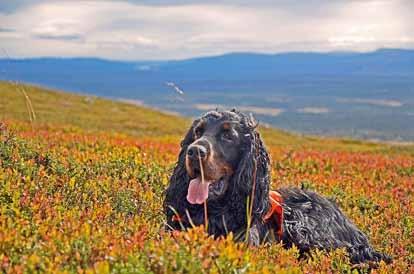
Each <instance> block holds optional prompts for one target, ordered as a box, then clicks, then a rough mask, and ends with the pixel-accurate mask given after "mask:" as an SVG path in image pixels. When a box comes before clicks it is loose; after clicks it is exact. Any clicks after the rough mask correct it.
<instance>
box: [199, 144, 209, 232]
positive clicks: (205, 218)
mask: <svg viewBox="0 0 414 274" xmlns="http://www.w3.org/2000/svg"><path fill="white" fill-rule="evenodd" d="M197 153H198V163H199V165H200V173H201V183H202V184H204V169H203V164H202V163H201V156H200V149H199V148H197ZM204 226H205V227H206V231H208V211H207V200H205V201H204Z"/></svg>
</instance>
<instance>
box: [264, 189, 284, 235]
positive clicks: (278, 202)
mask: <svg viewBox="0 0 414 274" xmlns="http://www.w3.org/2000/svg"><path fill="white" fill-rule="evenodd" d="M269 202H270V208H269V211H267V213H266V215H265V216H263V221H264V222H265V223H266V222H268V221H270V220H273V221H275V222H276V224H277V228H276V233H277V235H278V236H279V238H280V237H281V236H282V233H283V229H282V228H283V207H282V203H283V198H282V196H281V195H280V194H279V192H277V191H274V190H271V191H270V192H269Z"/></svg>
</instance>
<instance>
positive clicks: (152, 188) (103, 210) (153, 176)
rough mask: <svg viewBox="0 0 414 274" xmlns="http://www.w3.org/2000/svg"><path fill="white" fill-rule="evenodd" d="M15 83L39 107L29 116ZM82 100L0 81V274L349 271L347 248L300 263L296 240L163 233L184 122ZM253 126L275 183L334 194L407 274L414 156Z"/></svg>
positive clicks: (411, 260)
mask: <svg viewBox="0 0 414 274" xmlns="http://www.w3.org/2000/svg"><path fill="white" fill-rule="evenodd" d="M21 88H23V89H24V90H25V92H26V94H27V95H28V96H29V98H30V101H31V102H32V105H33V108H34V109H35V113H36V121H35V122H33V123H32V124H31V123H30V122H28V117H29V115H28V112H27V108H26V103H25V99H24V96H23V95H22V94H23V92H19V91H18V89H21ZM86 98H88V97H82V96H75V95H70V94H66V93H59V92H52V91H45V90H43V89H38V88H34V87H28V86H16V85H10V84H6V83H2V84H1V86H0V272H5V273H8V272H10V273H23V272H27V273H35V272H48V273H93V272H95V273H354V272H355V269H354V268H355V266H352V265H350V264H349V259H348V258H347V256H346V255H345V253H344V252H343V250H336V251H333V252H330V253H327V252H319V251H315V252H312V253H311V254H310V256H309V257H308V258H307V259H302V260H300V259H298V256H299V254H298V252H297V250H296V249H295V248H293V249H290V250H285V249H283V248H282V247H281V246H280V245H278V244H274V245H271V246H261V247H259V248H250V247H248V246H247V245H245V244H244V243H238V244H236V243H234V242H233V240H232V238H231V236H229V237H228V238H226V239H218V240H214V239H212V238H209V237H207V236H206V235H205V234H204V233H203V230H202V228H197V229H193V230H191V231H190V232H188V233H176V234H174V235H171V234H169V233H165V232H164V229H163V228H164V221H165V219H164V215H163V212H162V200H163V193H164V190H165V188H166V186H167V184H168V179H169V176H170V174H171V170H172V168H173V166H174V162H175V160H176V158H177V154H178V151H179V140H180V138H181V135H182V133H183V131H185V128H186V126H188V124H189V123H190V120H187V119H183V118H179V117H173V116H169V115H165V114H161V113H159V112H156V111H153V110H149V109H146V108H141V107H135V106H133V105H128V104H122V103H117V102H111V101H107V100H103V99H93V100H92V101H91V99H86ZM6 99H7V100H6ZM65 103H66V104H65ZM164 122H168V123H170V124H165V123H164ZM115 123H116V124H115ZM148 130H151V131H148ZM261 131H262V132H264V138H265V141H266V142H267V144H268V149H269V151H270V153H271V157H272V172H271V175H272V185H271V187H272V188H273V189H275V188H278V187H280V186H292V185H294V186H302V187H305V188H308V189H312V190H315V191H317V192H319V193H322V194H323V195H326V196H328V197H330V198H331V199H333V200H335V201H336V202H337V203H338V205H339V206H340V207H341V208H342V209H343V210H344V212H345V213H346V214H347V215H348V216H349V217H350V218H351V219H352V220H353V221H354V222H355V224H356V225H357V226H358V227H360V228H361V229H362V231H364V232H365V233H367V235H368V236H369V238H370V240H371V242H372V244H373V245H374V246H375V247H376V248H377V249H378V250H381V251H383V252H386V253H388V254H391V255H392V256H393V257H394V262H393V263H392V264H390V265H384V264H380V265H379V269H378V270H377V273H413V272H414V243H413V241H412V238H413V236H414V235H413V231H414V191H413V189H414V180H413V178H414V155H412V154H411V155H410V153H397V152H398V151H399V150H401V149H402V148H400V147H395V148H394V147H392V146H384V145H380V144H366V143H361V142H355V143H354V142H352V141H341V140H334V139H326V140H325V139H318V138H309V137H301V136H296V135H289V134H287V133H284V132H280V131H277V130H274V129H261ZM272 140H273V141H272ZM360 267H361V268H362V269H361V272H368V269H367V266H366V265H365V266H364V265H362V266H360ZM352 271H354V272H352Z"/></svg>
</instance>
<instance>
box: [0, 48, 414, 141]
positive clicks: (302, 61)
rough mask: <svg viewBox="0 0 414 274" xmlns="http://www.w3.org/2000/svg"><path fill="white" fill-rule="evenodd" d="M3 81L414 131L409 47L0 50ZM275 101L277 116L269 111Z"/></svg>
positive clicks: (375, 134) (302, 124)
mask: <svg viewBox="0 0 414 274" xmlns="http://www.w3.org/2000/svg"><path fill="white" fill-rule="evenodd" d="M0 80H16V81H22V82H27V83H32V84H37V85H42V86H46V87H50V88H57V89H63V90H68V91H74V92H81V93H92V94H95V95H98V96H104V97H111V98H124V99H132V100H140V101H142V102H144V103H145V104H147V105H151V106H155V107H157V108H162V109H166V110H171V111H174V112H179V113H181V114H183V115H191V116H193V115H198V114H199V113H200V112H201V111H205V109H206V106H215V105H216V106H218V105H220V106H242V107H243V108H244V109H256V110H258V113H256V114H257V115H258V116H259V118H260V119H261V120H262V121H264V122H266V123H270V124H272V125H274V126H277V127H281V128H284V129H287V130H294V131H299V132H305V133H311V134H328V135H337V134H340V135H350V136H352V137H358V138H379V139H403V140H406V139H409V140H413V139H414V129H413V130H411V129H410V128H411V127H410V124H414V112H413V111H412V109H414V50H410V49H380V50H376V51H373V52H366V53H360V52H330V53H316V52H291V53H277V54H262V53H229V54H224V55H219V56H211V57H198V58H192V59H186V60H166V61H145V60H144V61H114V60H105V59H99V58H29V59H0ZM167 82H174V83H175V84H177V85H178V86H179V87H180V88H181V89H182V90H183V91H184V95H183V96H181V95H180V94H176V93H175V92H174V90H173V89H172V88H171V87H169V86H168V85H166V83H167ZM390 102H391V103H390ZM200 106H201V107H200ZM259 108H263V109H261V110H260V109H259ZM267 110H269V111H271V112H272V113H278V115H266V114H263V113H264V111H267ZM309 110H312V111H309ZM315 110H317V111H315ZM320 110H323V111H320Z"/></svg>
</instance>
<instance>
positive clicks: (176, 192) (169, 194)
mask: <svg viewBox="0 0 414 274" xmlns="http://www.w3.org/2000/svg"><path fill="white" fill-rule="evenodd" d="M199 122H200V120H195V121H194V122H193V124H192V125H191V127H190V129H189V130H188V131H187V133H186V135H185V137H184V139H183V140H182V141H181V150H180V153H179V155H178V159H177V164H176V166H175V168H174V171H173V174H172V175H171V177H170V184H169V186H168V188H167V190H166V192H165V199H164V204H163V205H164V212H165V214H166V215H167V222H168V224H170V223H171V219H172V217H173V216H174V215H175V214H176V213H180V214H182V213H184V210H185V203H186V200H187V199H186V195H187V188H188V182H189V180H190V178H189V176H188V174H187V170H186V168H185V156H186V153H187V148H188V146H189V145H190V144H191V143H192V142H193V141H194V127H195V126H196V125H197V124H198V123H199ZM174 211H175V212H174Z"/></svg>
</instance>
